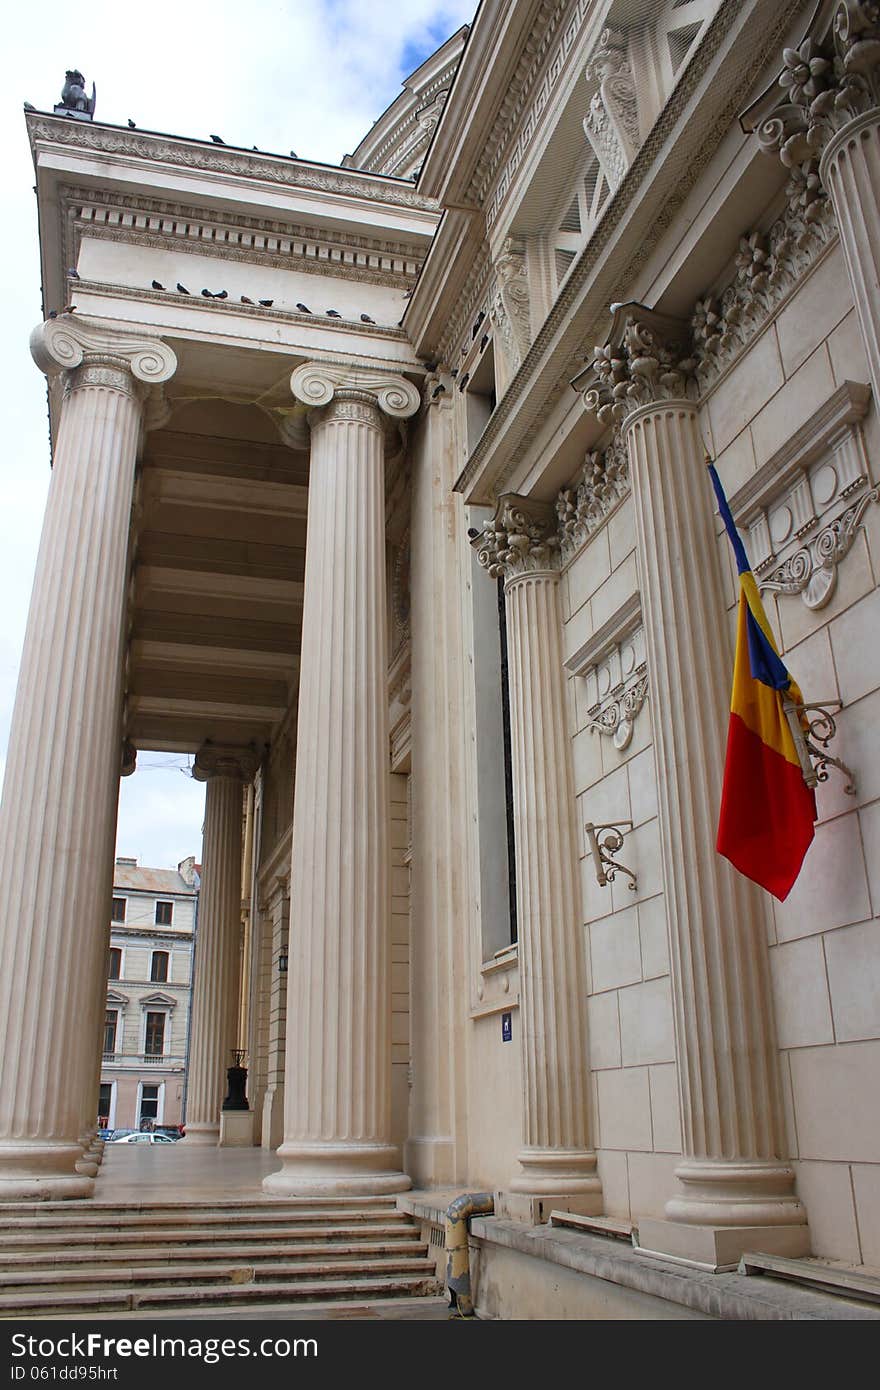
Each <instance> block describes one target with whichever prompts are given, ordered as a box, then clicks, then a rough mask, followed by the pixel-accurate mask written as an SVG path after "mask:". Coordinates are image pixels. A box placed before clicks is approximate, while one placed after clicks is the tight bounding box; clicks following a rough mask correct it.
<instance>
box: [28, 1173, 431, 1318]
mask: <svg viewBox="0 0 880 1390" xmlns="http://www.w3.org/2000/svg"><path fill="white" fill-rule="evenodd" d="M441 1290H442V1285H441V1284H440V1283H439V1282H438V1280H437V1277H436V1270H435V1265H434V1261H433V1259H432V1258H431V1256H430V1254H429V1250H428V1246H427V1245H426V1244H425V1243H424V1242H423V1241H422V1239H421V1236H420V1231H419V1227H418V1225H417V1224H416V1223H414V1222H413V1220H412V1218H411V1217H409V1216H407V1215H406V1214H405V1213H403V1212H399V1211H398V1210H397V1209H396V1206H395V1204H394V1200H393V1198H392V1199H389V1198H383V1197H378V1198H372V1197H368V1198H358V1199H353V1198H352V1199H327V1200H322V1201H317V1200H316V1201H314V1202H305V1201H299V1202H283V1201H277V1202H276V1201H271V1200H259V1201H256V1202H253V1203H250V1204H249V1203H246V1202H240V1201H199V1202H186V1203H185V1204H184V1203H174V1202H149V1203H146V1202H145V1203H142V1204H141V1203H134V1204H124V1203H112V1202H101V1201H90V1202H88V1203H77V1202H33V1203H16V1204H14V1205H10V1206H3V1207H0V1318H19V1317H36V1318H39V1317H65V1316H75V1315H78V1314H98V1313H101V1314H114V1313H115V1314H124V1315H128V1316H132V1315H137V1314H138V1313H140V1314H141V1315H142V1316H150V1317H162V1316H163V1315H166V1314H169V1315H170V1314H174V1313H185V1312H187V1311H189V1312H196V1311H198V1312H201V1313H203V1314H207V1315H216V1316H218V1317H224V1316H227V1315H229V1314H232V1315H234V1313H235V1312H236V1311H239V1312H240V1311H242V1310H245V1309H255V1310H258V1309H259V1308H260V1307H266V1306H267V1305H270V1304H271V1305H274V1306H279V1305H280V1306H282V1307H285V1306H289V1307H291V1308H293V1307H298V1306H300V1305H303V1304H305V1305H308V1304H317V1303H320V1304H321V1305H322V1306H323V1305H330V1306H333V1305H337V1304H338V1305H339V1306H341V1307H344V1306H346V1305H351V1303H352V1302H355V1301H356V1302H364V1301H368V1300H387V1299H400V1298H413V1297H421V1296H427V1295H432V1294H437V1293H439V1292H441Z"/></svg>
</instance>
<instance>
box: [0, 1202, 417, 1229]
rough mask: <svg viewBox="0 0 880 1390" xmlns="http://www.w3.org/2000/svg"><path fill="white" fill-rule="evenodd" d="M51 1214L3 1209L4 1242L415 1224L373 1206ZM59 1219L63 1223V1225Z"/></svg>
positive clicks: (393, 1211) (402, 1215) (0, 1214)
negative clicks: (138, 1229)
mask: <svg viewBox="0 0 880 1390" xmlns="http://www.w3.org/2000/svg"><path fill="white" fill-rule="evenodd" d="M67 1205H68V1211H62V1212H54V1211H53V1212H50V1213H46V1214H45V1215H44V1214H43V1211H42V1210H41V1211H37V1212H34V1213H31V1212H19V1210H18V1209H17V1208H16V1209H14V1210H13V1211H10V1210H9V1209H8V1208H6V1207H2V1208H0V1237H2V1235H3V1233H4V1232H5V1231H15V1230H35V1231H39V1230H51V1231H57V1230H59V1229H60V1228H63V1229H64V1230H65V1231H69V1232H70V1231H80V1230H118V1229H121V1228H122V1227H131V1226H175V1225H177V1226H179V1225H183V1224H186V1225H187V1226H206V1227H210V1228H213V1229H217V1228H226V1227H228V1226H229V1225H239V1224H246V1225H250V1226H259V1225H270V1224H272V1223H273V1222H274V1224H275V1225H278V1226H281V1225H291V1226H299V1225H316V1224H320V1223H323V1222H327V1221H331V1222H336V1223H337V1224H338V1223H340V1222H342V1221H345V1222H353V1223H356V1224H358V1225H360V1224H362V1223H369V1222H383V1223H387V1222H399V1223H404V1222H407V1221H410V1220H411V1219H412V1218H411V1217H409V1216H408V1215H407V1214H406V1212H402V1211H397V1210H396V1208H394V1207H385V1208H382V1209H376V1208H369V1207H366V1208H364V1207H350V1208H338V1207H337V1208H332V1207H324V1206H323V1205H322V1206H320V1207H310V1208H302V1209H298V1210H293V1211H291V1210H290V1209H289V1208H287V1209H285V1208H283V1207H272V1208H270V1209H269V1210H265V1209H264V1208H263V1206H262V1204H260V1205H256V1204H255V1205H254V1206H251V1207H243V1208H241V1210H240V1212H238V1213H233V1212H230V1211H227V1210H218V1209H217V1208H215V1207H212V1206H205V1207H203V1208H198V1207H190V1206H186V1205H183V1204H181V1205H180V1206H177V1207H161V1208H157V1209H153V1208H149V1207H142V1208H139V1209H134V1210H130V1209H126V1208H125V1207H118V1208H113V1209H107V1210H104V1211H101V1210H100V1209H98V1208H96V1207H94V1206H93V1205H91V1203H90V1204H89V1206H88V1207H80V1208H78V1209H77V1210H75V1211H70V1210H69V1207H70V1204H69V1203H68V1204H67ZM59 1217H60V1218H61V1219H60V1220H59Z"/></svg>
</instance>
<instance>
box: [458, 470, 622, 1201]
mask: <svg viewBox="0 0 880 1390" xmlns="http://www.w3.org/2000/svg"><path fill="white" fill-rule="evenodd" d="M555 522H556V517H555V512H554V509H553V507H552V505H550V504H544V503H536V502H533V501H531V500H530V499H529V498H525V497H515V496H507V497H502V498H501V499H500V501H499V505H498V510H497V512H496V515H495V517H494V519H493V520H492V521H490V522H488V523H487V524H486V526H485V527H484V529H483V531H482V533H481V534H480V535H479V536H478V537H477V538H476V539H475V540H474V541H473V545H474V548H475V549H476V551H477V555H478V558H479V561H480V563H481V564H482V565H483V566H484V568H485V569H486V570H487V571H488V573H489V575H490V576H491V577H492V578H493V579H498V578H501V577H503V578H504V592H505V598H506V606H507V652H508V676H509V682H510V736H511V753H512V772H513V823H514V836H515V841H516V912H517V922H518V925H519V945H518V952H519V979H520V1034H521V1039H522V1062H523V1077H524V1097H523V1139H524V1145H523V1148H522V1150H521V1152H520V1154H519V1164H520V1171H519V1172H518V1173H516V1174H515V1175H514V1177H513V1178H512V1180H511V1182H510V1185H509V1186H510V1194H511V1195H510V1196H509V1197H507V1198H506V1201H505V1209H506V1210H508V1211H509V1212H510V1213H511V1214H513V1215H519V1216H522V1217H524V1218H526V1219H533V1220H537V1221H541V1220H545V1219H546V1215H547V1213H548V1212H549V1210H550V1208H551V1207H552V1206H556V1207H563V1208H567V1209H569V1210H576V1211H580V1212H582V1213H587V1214H595V1213H596V1212H599V1211H601V1209H602V1193H601V1186H600V1183H599V1178H598V1176H597V1173H596V1155H595V1153H594V1152H592V1150H591V1148H590V1143H589V1134H588V1099H587V1098H588V1084H589V1056H588V1050H587V1036H586V1022H585V1013H586V1011H585V1008H584V999H585V993H586V977H585V974H584V966H583V947H582V936H583V926H582V922H581V913H580V906H579V901H580V899H579V893H580V887H579V880H578V848H577V839H576V835H575V824H574V808H575V798H574V786H573V781H572V772H571V764H570V740H569V732H568V727H567V719H566V709H565V688H564V679H565V677H564V670H563V665H562V624H561V617H560V612H559V570H558V563H559V541H558V537H557V536H556V534H555Z"/></svg>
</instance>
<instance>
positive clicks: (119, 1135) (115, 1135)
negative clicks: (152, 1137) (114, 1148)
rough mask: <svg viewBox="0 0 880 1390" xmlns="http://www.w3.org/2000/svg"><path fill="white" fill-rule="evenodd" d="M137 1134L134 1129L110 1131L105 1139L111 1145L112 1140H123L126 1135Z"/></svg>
mask: <svg viewBox="0 0 880 1390" xmlns="http://www.w3.org/2000/svg"><path fill="white" fill-rule="evenodd" d="M137 1132H138V1131H137V1130H136V1129H111V1131H110V1133H109V1134H108V1136H107V1139H108V1142H111V1143H112V1142H113V1140H114V1139H124V1138H125V1136H126V1135H127V1134H137Z"/></svg>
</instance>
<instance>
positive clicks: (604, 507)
mask: <svg viewBox="0 0 880 1390" xmlns="http://www.w3.org/2000/svg"><path fill="white" fill-rule="evenodd" d="M628 492H629V454H628V452H627V448H626V444H625V442H624V440H623V437H622V436H621V434H620V433H619V432H618V433H617V434H615V436H614V438H613V439H612V441H611V443H610V444H609V445H608V446H607V448H605V449H590V450H589V451H588V453H587V455H586V457H585V459H584V462H583V464H582V466H581V469H580V472H579V474H578V476H577V478H576V479H575V480H574V482H573V484H572V486H571V487H568V488H563V489H562V491H561V492H560V494H559V496H558V497H557V499H556V517H557V521H558V523H559V540H560V546H561V553H562V561H563V563H565V562H567V561H568V560H570V559H571V558H572V556H573V555H575V554H577V552H578V550H580V548H581V546H582V545H583V544H584V542H585V541H586V540H587V538H588V537H589V536H590V535H592V533H593V532H594V531H595V530H596V529H597V528H598V527H599V526H601V525H602V523H603V522H604V520H605V518H606V517H607V516H610V514H611V512H612V511H613V510H614V508H615V507H616V506H617V504H618V502H619V501H620V500H621V499H622V498H624V497H625V496H626V495H627V493H628Z"/></svg>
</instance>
